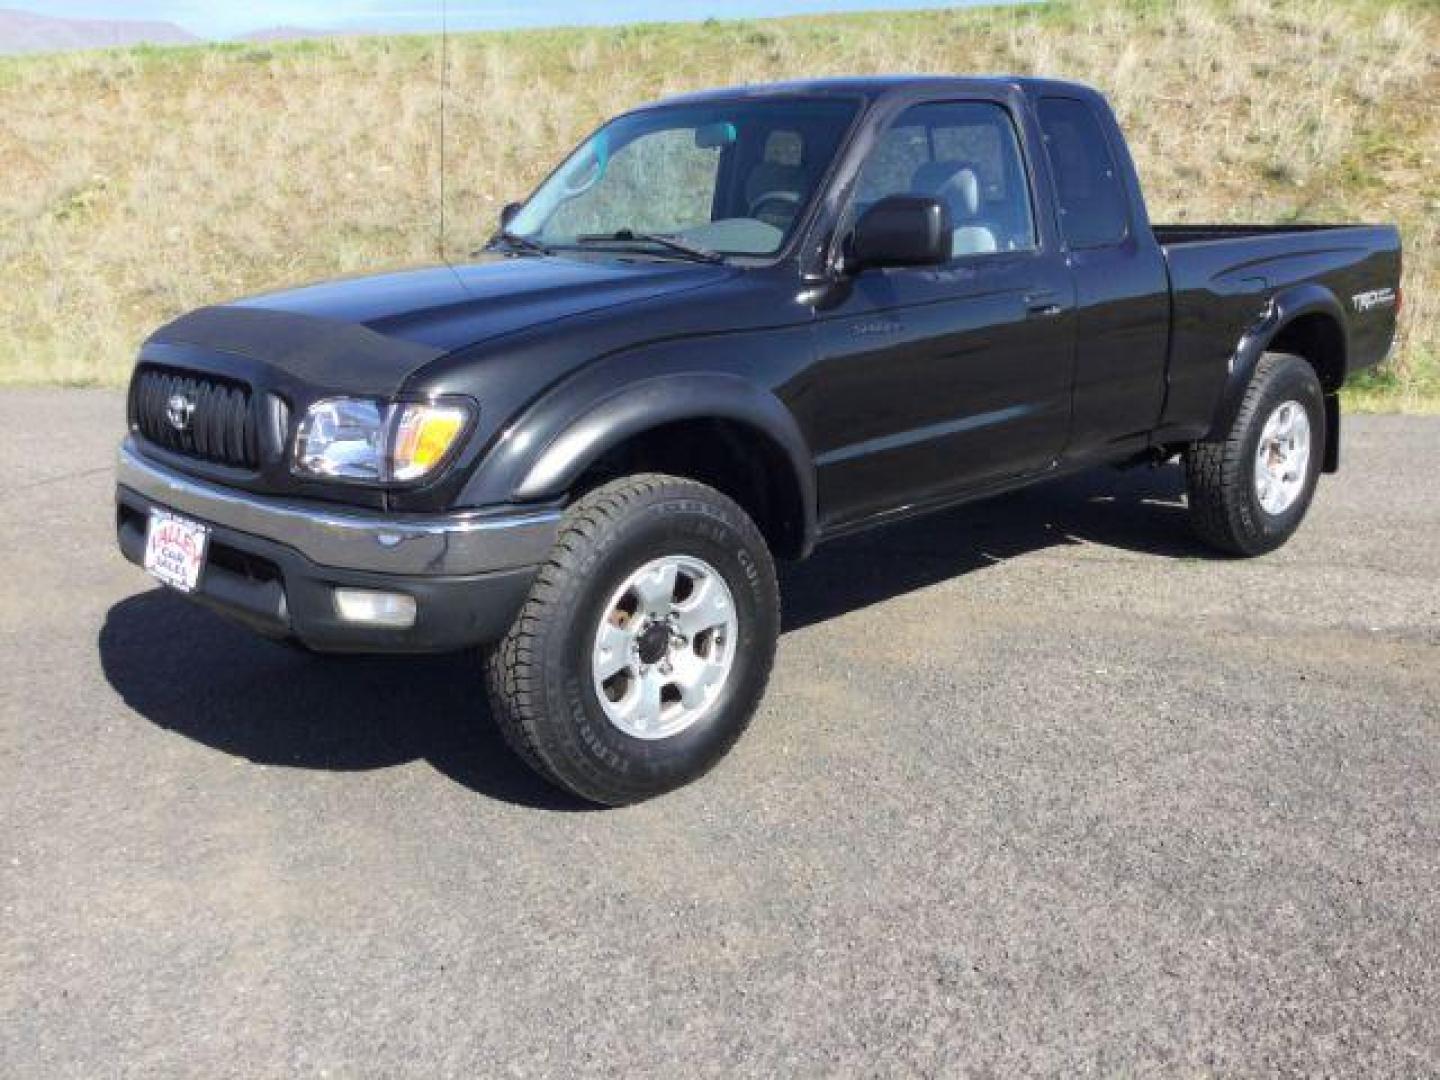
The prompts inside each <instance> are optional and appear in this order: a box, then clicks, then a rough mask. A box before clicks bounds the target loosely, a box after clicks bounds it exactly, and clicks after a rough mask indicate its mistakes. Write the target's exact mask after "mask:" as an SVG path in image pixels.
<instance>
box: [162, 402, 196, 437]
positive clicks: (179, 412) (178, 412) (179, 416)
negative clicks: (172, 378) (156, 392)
mask: <svg viewBox="0 0 1440 1080" xmlns="http://www.w3.org/2000/svg"><path fill="white" fill-rule="evenodd" d="M194 415H195V399H194V398H192V397H191V396H190V395H189V394H171V395H170V400H169V401H167V402H165V419H166V420H169V421H170V426H171V427H172V428H174V429H175V430H176V431H184V430H185V429H186V428H188V427H189V426H190V418H191V417H192V416H194Z"/></svg>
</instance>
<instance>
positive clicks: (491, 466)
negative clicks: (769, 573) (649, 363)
mask: <svg viewBox="0 0 1440 1080" xmlns="http://www.w3.org/2000/svg"><path fill="white" fill-rule="evenodd" d="M594 388H595V387H594V384H593V382H592V381H591V380H581V381H580V385H578V386H574V387H569V388H565V389H562V390H560V391H557V392H555V393H552V395H551V396H550V398H548V399H545V400H542V401H541V402H539V403H537V404H536V406H534V407H532V408H531V409H530V410H528V411H527V414H526V416H525V417H522V418H521V419H520V420H519V421H517V423H516V424H515V425H514V426H513V427H512V429H511V430H509V431H507V432H506V434H505V436H504V437H503V438H502V439H501V440H500V441H499V442H498V443H497V444H496V446H495V447H494V448H493V449H492V450H491V452H490V453H489V454H488V455H487V459H486V461H485V462H484V463H483V464H482V466H481V468H480V469H479V470H478V471H477V473H476V475H475V476H474V477H473V478H472V481H471V485H470V487H469V488H467V492H466V495H467V500H466V501H468V502H474V503H476V504H480V503H484V502H496V501H503V502H521V503H524V502H544V501H550V500H554V499H556V498H559V497H560V496H562V495H564V494H565V492H566V491H567V490H569V488H570V487H571V486H572V485H573V484H574V483H575V481H576V480H577V479H579V478H580V476H581V475H582V474H583V473H584V472H585V470H586V469H587V468H589V467H590V466H591V465H592V464H593V463H594V462H595V461H597V460H598V459H599V458H600V457H601V456H602V455H604V454H605V453H606V452H607V451H609V450H611V449H613V448H614V447H616V446H619V445H620V444H621V443H623V442H625V441H626V440H627V439H630V438H633V437H634V436H636V435H640V434H642V433H644V432H646V431H649V430H652V429H654V428H657V427H660V426H662V425H664V424H670V423H674V422H677V421H683V420H726V421H732V422H735V423H737V424H742V425H745V426H746V427H749V428H751V429H753V430H755V431H757V432H758V433H761V434H763V435H764V436H766V437H768V438H769V439H770V440H771V441H773V442H774V444H775V445H776V446H777V447H779V449H780V450H781V451H782V452H783V453H784V456H785V458H786V459H787V460H788V462H789V465H790V468H791V470H792V472H793V478H794V480H795V483H796V488H797V490H798V493H799V495H800V502H801V511H802V515H803V527H804V537H805V541H806V547H807V548H808V546H809V543H810V542H811V541H812V540H813V537H814V536H815V529H816V525H815V521H816V509H815V502H816V499H815V466H814V461H813V458H812V456H811V453H810V449H809V446H808V444H807V443H806V441H805V438H804V436H803V434H802V433H801V431H800V426H799V424H798V423H797V422H796V420H795V417H794V415H793V414H792V413H791V412H790V410H789V409H788V408H786V407H785V405H784V404H783V403H782V402H781V401H780V399H779V398H777V397H776V396H775V395H774V394H773V393H771V392H770V391H769V390H768V389H766V388H764V387H762V386H760V385H758V384H757V383H755V382H753V381H751V380H749V379H746V378H744V377H742V376H740V375H735V374H728V373H724V372H696V371H689V372H672V373H665V374H655V375H652V376H649V377H646V378H642V379H638V380H636V381H634V382H630V383H628V384H626V385H624V386H621V387H619V388H613V386H612V388H610V389H609V390H608V392H607V393H606V394H605V396H603V397H600V398H599V399H598V400H597V398H596V397H595V396H594V395H593V394H592V393H589V392H587V391H588V390H593V389H594Z"/></svg>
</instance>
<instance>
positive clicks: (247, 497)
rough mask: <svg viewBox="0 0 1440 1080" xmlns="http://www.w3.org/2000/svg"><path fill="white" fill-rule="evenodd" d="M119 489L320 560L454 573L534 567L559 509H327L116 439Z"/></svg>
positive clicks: (377, 569)
mask: <svg viewBox="0 0 1440 1080" xmlns="http://www.w3.org/2000/svg"><path fill="white" fill-rule="evenodd" d="M115 481H116V483H117V484H119V485H120V486H121V487H124V488H129V489H130V490H131V491H133V492H135V493H136V494H139V495H141V496H144V497H145V498H147V499H150V500H152V501H154V502H157V503H159V504H161V505H162V506H165V507H168V508H170V509H172V510H175V511H178V512H179V513H181V514H186V515H191V516H194V517H196V518H198V519H199V520H201V521H204V522H209V523H211V524H215V525H221V526H224V527H226V528H230V529H234V530H236V531H237V532H243V533H249V534H250V535H252V536H259V537H262V538H264V539H267V540H273V541H275V542H276V543H279V544H284V545H286V546H287V547H291V548H294V549H295V550H296V551H298V552H300V553H301V554H302V555H304V556H305V557H306V558H307V559H309V560H310V561H311V562H314V563H317V564H319V565H320V566H328V567H335V568H338V569H346V570H368V571H371V572H374V573H381V574H385V573H390V574H419V575H432V574H433V575H461V574H483V573H489V572H491V571H496V570H510V569H515V568H518V567H525V566H534V565H535V564H536V563H538V562H540V561H542V560H543V559H544V558H545V556H546V554H547V553H548V552H549V550H550V546H551V544H553V543H554V541H555V534H556V530H557V529H558V527H559V523H560V511H559V510H538V511H521V510H515V509H510V510H508V511H505V512H501V513H497V512H488V511H461V512H457V513H452V514H434V515H424V516H414V515H411V516H404V515H391V514H379V513H373V512H365V511H350V510H340V509H335V510H331V509H328V508H321V507H317V505H316V504H314V503H302V502H294V501H288V500H284V499H273V498H266V497H264V496H259V495H252V494H250V493H249V492H245V491H237V490H235V489H233V488H226V487H221V486H219V485H217V484H209V483H206V482H204V481H202V480H196V479H195V478H193V477H190V476H186V475H184V474H182V473H179V472H176V471H175V470H173V469H167V468H165V467H164V466H161V465H157V464H155V463H154V462H153V461H147V460H146V459H145V458H143V457H141V456H140V454H139V452H138V451H137V450H136V449H135V445H134V440H133V438H129V437H127V438H126V439H125V441H124V442H123V443H121V445H120V454H119V459H118V461H117V462H116V465H115Z"/></svg>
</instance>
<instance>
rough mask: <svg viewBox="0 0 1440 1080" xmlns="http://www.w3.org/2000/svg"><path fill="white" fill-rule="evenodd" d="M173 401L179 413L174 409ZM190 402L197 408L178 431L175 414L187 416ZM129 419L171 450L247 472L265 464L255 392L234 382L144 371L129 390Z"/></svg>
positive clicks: (168, 371)
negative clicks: (252, 398) (252, 400)
mask: <svg viewBox="0 0 1440 1080" xmlns="http://www.w3.org/2000/svg"><path fill="white" fill-rule="evenodd" d="M172 399H174V400H175V401H176V403H177V404H178V405H179V406H180V407H179V409H178V410H172V409H171V407H170V406H171V401H172ZM185 402H193V403H194V405H193V408H192V409H191V410H190V412H189V416H188V418H187V419H186V422H185V423H184V424H183V425H180V426H177V425H176V424H175V423H174V420H173V419H172V413H175V414H177V415H178V414H182V413H183V412H184V404H183V403H185ZM130 420H131V423H132V424H134V426H135V427H136V429H137V430H138V431H139V432H140V434H141V435H142V436H144V437H145V438H146V439H148V440H149V441H150V442H152V443H154V444H155V445H156V446H161V447H164V448H165V449H166V450H173V451H175V452H176V453H179V454H188V455H189V456H191V457H197V458H202V459H204V460H205V461H214V462H217V463H219V464H221V465H233V466H237V467H240V468H246V469H253V468H256V467H257V466H258V465H259V463H260V450H259V445H258V443H259V439H258V435H259V425H258V424H257V422H256V418H255V415H254V410H253V409H251V407H250V388H249V387H248V386H246V385H245V384H244V383H241V382H236V381H235V380H232V379H221V378H217V377H216V376H214V375H203V374H200V373H198V372H185V371H175V370H171V369H169V368H158V367H142V368H140V369H139V370H138V371H137V372H136V373H135V379H134V382H133V383H132V384H131V386H130Z"/></svg>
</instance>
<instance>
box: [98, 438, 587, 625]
mask: <svg viewBox="0 0 1440 1080" xmlns="http://www.w3.org/2000/svg"><path fill="white" fill-rule="evenodd" d="M115 499H116V529H117V534H118V539H119V544H120V550H121V551H122V552H123V553H124V555H125V557H126V558H127V559H129V560H130V561H131V562H133V563H136V564H137V565H140V564H142V563H143V562H144V556H145V530H146V525H147V522H148V519H149V514H150V511H151V509H154V508H160V509H165V510H172V511H174V512H176V513H179V514H182V515H184V516H186V517H190V518H194V519H196V520H198V521H201V522H204V523H205V524H207V525H209V526H210V528H211V534H210V541H209V547H208V551H207V554H206V564H205V569H204V570H203V571H202V573H201V576H200V581H199V584H198V586H197V588H196V590H195V592H194V593H192V594H190V595H191V596H192V598H193V599H195V600H197V601H199V602H200V603H203V604H205V605H206V606H209V607H212V608H214V609H216V610H218V611H221V612H222V613H224V614H227V615H230V616H232V617H234V618H237V619H239V620H241V621H242V622H244V623H246V624H247V625H249V626H251V627H252V628H254V629H255V630H258V631H259V632H261V633H263V634H265V635H267V636H270V637H279V638H293V639H296V640H298V641H300V642H301V643H303V644H305V645H307V646H309V647H310V648H313V649H317V650H320V651H325V652H433V651H442V650H446V649H458V648H464V647H466V646H470V645H478V644H484V643H487V642H491V641H495V640H497V639H498V638H500V637H501V636H502V635H503V634H504V633H505V631H506V629H508V628H509V626H510V623H511V622H512V621H513V620H514V617H515V614H516V613H517V612H518V611H519V609H520V605H521V604H522V603H524V601H525V596H526V594H527V593H528V592H529V589H530V585H531V582H532V581H533V580H534V577H535V570H536V566H537V565H538V564H539V563H540V562H541V561H542V560H543V559H544V558H545V557H546V554H547V553H548V552H549V550H550V546H551V544H552V543H553V542H554V540H555V535H556V530H557V528H558V526H559V522H560V511H559V510H557V509H544V510H527V509H520V508H514V507H511V508H507V509H505V510H500V511H460V512H455V513H450V514H436V515H423V516H420V515H392V514H383V513H378V512H374V511H353V512H352V511H349V510H342V509H339V508H331V507H326V506H321V505H318V504H315V503H308V502H298V501H290V500H283V499H271V498H264V497H261V496H256V495H251V494H249V493H247V492H241V491H237V490H235V489H232V488H225V487H221V486H219V485H216V484H210V483H207V482H204V481H201V480H196V479H194V478H193V477H189V476H186V475H184V474H183V473H180V472H177V471H175V470H173V469H169V468H166V467H164V466H161V465H157V464H156V463H155V462H153V461H149V460H147V459H146V458H145V457H143V456H142V455H141V454H140V452H139V450H138V449H137V448H136V446H135V443H134V440H133V439H132V438H127V439H126V440H125V442H124V443H122V444H121V447H120V454H119V458H118V461H117V463H116V489H115ZM340 587H344V588H360V589H378V590H383V591H387V592H400V593H405V594H407V595H410V596H413V597H414V598H415V601H416V620H415V624H414V625H413V626H411V627H406V628H395V627H382V626H373V625H369V624H362V623H354V622H347V621H346V620H344V619H342V618H341V617H340V614H339V611H338V610H337V608H336V606H335V595H334V591H335V589H336V588H340Z"/></svg>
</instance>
